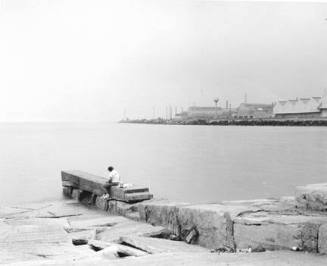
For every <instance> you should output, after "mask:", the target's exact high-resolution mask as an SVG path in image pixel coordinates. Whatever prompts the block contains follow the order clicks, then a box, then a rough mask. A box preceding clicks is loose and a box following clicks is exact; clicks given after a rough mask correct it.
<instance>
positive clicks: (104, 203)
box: [95, 196, 108, 211]
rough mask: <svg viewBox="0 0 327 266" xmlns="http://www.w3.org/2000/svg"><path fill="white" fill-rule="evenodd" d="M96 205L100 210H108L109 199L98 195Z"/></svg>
mask: <svg viewBox="0 0 327 266" xmlns="http://www.w3.org/2000/svg"><path fill="white" fill-rule="evenodd" d="M95 206H96V207H97V208H99V209H100V210H103V211H107V209H108V200H106V199H104V198H103V197H101V196H97V197H96V199H95Z"/></svg>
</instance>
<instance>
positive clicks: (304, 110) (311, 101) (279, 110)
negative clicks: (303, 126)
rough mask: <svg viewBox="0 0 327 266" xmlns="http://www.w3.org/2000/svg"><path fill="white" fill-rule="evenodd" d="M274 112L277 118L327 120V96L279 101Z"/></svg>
mask: <svg viewBox="0 0 327 266" xmlns="http://www.w3.org/2000/svg"><path fill="white" fill-rule="evenodd" d="M273 112H274V117H276V118H308V119H310V118H327V96H324V97H311V98H297V99H294V100H279V101H277V102H276V103H275V105H274V109H273Z"/></svg>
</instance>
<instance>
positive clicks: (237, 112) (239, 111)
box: [176, 103, 273, 120]
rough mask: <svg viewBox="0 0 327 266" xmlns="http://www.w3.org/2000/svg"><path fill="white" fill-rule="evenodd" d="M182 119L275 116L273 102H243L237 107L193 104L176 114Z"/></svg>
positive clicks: (260, 117)
mask: <svg viewBox="0 0 327 266" xmlns="http://www.w3.org/2000/svg"><path fill="white" fill-rule="evenodd" d="M176 116H177V117H178V118H179V119H180V120H192V119H202V120H215V119H262V118H271V117H272V116H273V105H272V104H260V103H259V104H256V103H241V104H240V106H239V107H237V108H231V107H229V108H221V107H207V106H202V107H198V106H191V107H189V108H188V109H187V111H186V112H182V113H180V114H177V115H176Z"/></svg>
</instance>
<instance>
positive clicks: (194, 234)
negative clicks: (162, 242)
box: [182, 226, 199, 244]
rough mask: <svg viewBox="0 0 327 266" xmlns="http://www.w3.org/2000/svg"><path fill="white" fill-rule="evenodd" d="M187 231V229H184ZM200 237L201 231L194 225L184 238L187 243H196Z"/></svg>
mask: <svg viewBox="0 0 327 266" xmlns="http://www.w3.org/2000/svg"><path fill="white" fill-rule="evenodd" d="M184 232H185V231H184ZM182 235H183V232H182ZM198 237H199V232H198V230H197V229H196V227H195V226H193V227H192V228H191V229H190V230H186V234H185V235H184V237H183V238H182V239H183V240H184V241H185V242H186V243H187V244H193V243H196V241H197V239H198Z"/></svg>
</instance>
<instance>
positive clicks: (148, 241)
mask: <svg viewBox="0 0 327 266" xmlns="http://www.w3.org/2000/svg"><path fill="white" fill-rule="evenodd" d="M119 242H120V243H127V244H129V245H131V246H134V247H136V248H139V249H141V250H144V251H146V252H148V253H151V254H156V253H165V252H176V250H178V252H191V253H193V252H195V253H197V252H206V253H208V252H209V250H208V249H205V248H202V247H200V246H197V245H188V244H186V243H185V242H182V241H171V240H166V239H159V238H153V237H139V236H131V237H121V238H120V239H119Z"/></svg>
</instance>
